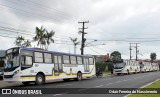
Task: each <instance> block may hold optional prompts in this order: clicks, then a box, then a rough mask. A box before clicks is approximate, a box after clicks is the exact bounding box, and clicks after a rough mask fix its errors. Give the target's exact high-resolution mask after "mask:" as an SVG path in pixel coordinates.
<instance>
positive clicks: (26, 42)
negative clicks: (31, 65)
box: [23, 39, 31, 47]
mask: <svg viewBox="0 0 160 97" xmlns="http://www.w3.org/2000/svg"><path fill="white" fill-rule="evenodd" d="M23 47H31V41H29V40H28V39H27V40H26V41H24V43H23Z"/></svg>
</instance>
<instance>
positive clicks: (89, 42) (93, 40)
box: [85, 40, 97, 47]
mask: <svg viewBox="0 0 160 97" xmlns="http://www.w3.org/2000/svg"><path fill="white" fill-rule="evenodd" d="M96 41H97V40H93V41H91V42H89V43H87V44H86V45H85V47H86V46H87V45H89V44H91V43H92V42H96Z"/></svg>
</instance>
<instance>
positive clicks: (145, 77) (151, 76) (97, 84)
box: [1, 71, 160, 97]
mask: <svg viewBox="0 0 160 97" xmlns="http://www.w3.org/2000/svg"><path fill="white" fill-rule="evenodd" d="M159 78H160V71H158V72H148V73H138V74H131V75H121V76H108V77H102V78H92V79H84V80H82V81H68V82H63V81H58V82H52V83H47V84H45V85H40V86H36V85H29V86H23V85H17V86H13V87H21V88H37V89H38V88H85V89H79V90H78V92H81V91H87V90H88V89H90V88H139V87H142V86H144V85H146V84H148V83H150V82H153V81H155V80H156V79H159ZM69 92H71V91H69V90H68V91H67V90H66V91H65V92H62V93H59V94H45V95H32V97H34V96H35V97H50V96H52V97H55V96H56V97H75V96H76V97H89V96H92V97H98V96H99V97H123V96H125V95H126V94H68V93H69ZM95 93H96V91H95ZM1 96H2V95H1ZM6 96H9V95H6ZM14 96H15V97H22V96H25V97H30V96H31V95H18V96H17V95H12V97H14Z"/></svg>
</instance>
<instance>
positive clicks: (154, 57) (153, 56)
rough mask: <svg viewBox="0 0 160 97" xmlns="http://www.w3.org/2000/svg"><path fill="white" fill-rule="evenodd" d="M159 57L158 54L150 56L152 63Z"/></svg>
mask: <svg viewBox="0 0 160 97" xmlns="http://www.w3.org/2000/svg"><path fill="white" fill-rule="evenodd" d="M156 57H157V55H156V53H151V54H150V58H151V61H152V62H153V60H155V59H156Z"/></svg>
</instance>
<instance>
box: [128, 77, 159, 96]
mask: <svg viewBox="0 0 160 97" xmlns="http://www.w3.org/2000/svg"><path fill="white" fill-rule="evenodd" d="M144 88H160V80H158V81H156V82H154V83H152V84H151V85H149V86H146V87H144ZM127 97H160V94H131V95H129V96H127Z"/></svg>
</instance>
